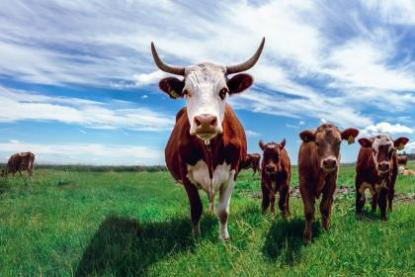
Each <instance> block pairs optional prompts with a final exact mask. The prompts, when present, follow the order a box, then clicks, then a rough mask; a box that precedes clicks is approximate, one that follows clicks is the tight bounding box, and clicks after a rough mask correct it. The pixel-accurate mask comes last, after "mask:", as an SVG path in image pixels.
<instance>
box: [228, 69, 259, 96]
mask: <svg viewBox="0 0 415 277" xmlns="http://www.w3.org/2000/svg"><path fill="white" fill-rule="evenodd" d="M253 82H254V79H253V78H252V76H251V75H249V74H245V73H241V74H237V75H235V76H233V77H232V78H231V79H229V80H228V83H227V85H228V88H229V94H230V95H231V94H235V93H240V92H242V91H244V90H246V89H247V88H249V87H250V86H251V85H252V83H253Z"/></svg>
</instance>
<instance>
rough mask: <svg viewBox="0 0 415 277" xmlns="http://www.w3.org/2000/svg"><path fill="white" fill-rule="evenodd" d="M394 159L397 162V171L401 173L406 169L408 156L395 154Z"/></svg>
mask: <svg viewBox="0 0 415 277" xmlns="http://www.w3.org/2000/svg"><path fill="white" fill-rule="evenodd" d="M396 160H397V162H398V170H399V173H401V174H403V172H404V171H405V170H406V165H407V164H408V156H407V155H405V154H398V155H397V156H396Z"/></svg>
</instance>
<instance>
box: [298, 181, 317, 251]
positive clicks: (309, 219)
mask: <svg viewBox="0 0 415 277" xmlns="http://www.w3.org/2000/svg"><path fill="white" fill-rule="evenodd" d="M306 187H307V186H306V185H300V192H301V198H302V199H303V203H304V216H305V227H304V242H305V243H309V242H310V241H311V237H312V235H313V229H312V227H313V221H314V201H315V197H314V194H312V193H310V192H309V191H307V189H306Z"/></svg>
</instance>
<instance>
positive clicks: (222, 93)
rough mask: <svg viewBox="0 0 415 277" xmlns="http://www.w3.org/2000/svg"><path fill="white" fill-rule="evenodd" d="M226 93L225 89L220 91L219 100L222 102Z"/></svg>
mask: <svg viewBox="0 0 415 277" xmlns="http://www.w3.org/2000/svg"><path fill="white" fill-rule="evenodd" d="M227 93H228V89H227V88H223V89H221V90H220V91H219V97H220V99H222V100H224V99H225V97H226V94H227Z"/></svg>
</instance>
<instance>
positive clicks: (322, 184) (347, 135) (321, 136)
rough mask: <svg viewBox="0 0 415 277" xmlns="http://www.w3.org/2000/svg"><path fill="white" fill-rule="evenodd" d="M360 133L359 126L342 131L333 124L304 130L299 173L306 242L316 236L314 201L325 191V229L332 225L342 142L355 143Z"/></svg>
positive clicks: (323, 214) (322, 202) (322, 210)
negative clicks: (313, 228)
mask: <svg viewBox="0 0 415 277" xmlns="http://www.w3.org/2000/svg"><path fill="white" fill-rule="evenodd" d="M358 134H359V131H358V130H356V129H353V128H350V129H346V130H344V131H340V130H339V129H338V128H337V127H336V126H334V125H332V124H323V125H321V126H320V127H318V128H317V130H315V131H311V130H305V131H302V132H301V133H300V138H301V140H302V141H303V142H302V143H301V146H300V151H299V154H298V174H299V181H300V193H301V197H302V199H303V203H304V216H305V228H304V242H305V243H308V242H310V240H311V237H312V228H311V227H312V225H313V221H314V203H315V200H316V198H319V197H320V195H321V194H322V195H323V198H322V200H321V202H320V213H321V217H322V225H323V228H324V229H325V230H328V229H329V227H330V217H331V207H332V204H333V195H334V192H335V190H336V182H337V175H338V172H339V167H340V145H341V141H342V140H347V141H348V142H349V144H350V143H353V142H354V138H356V137H357V135H358Z"/></svg>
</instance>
